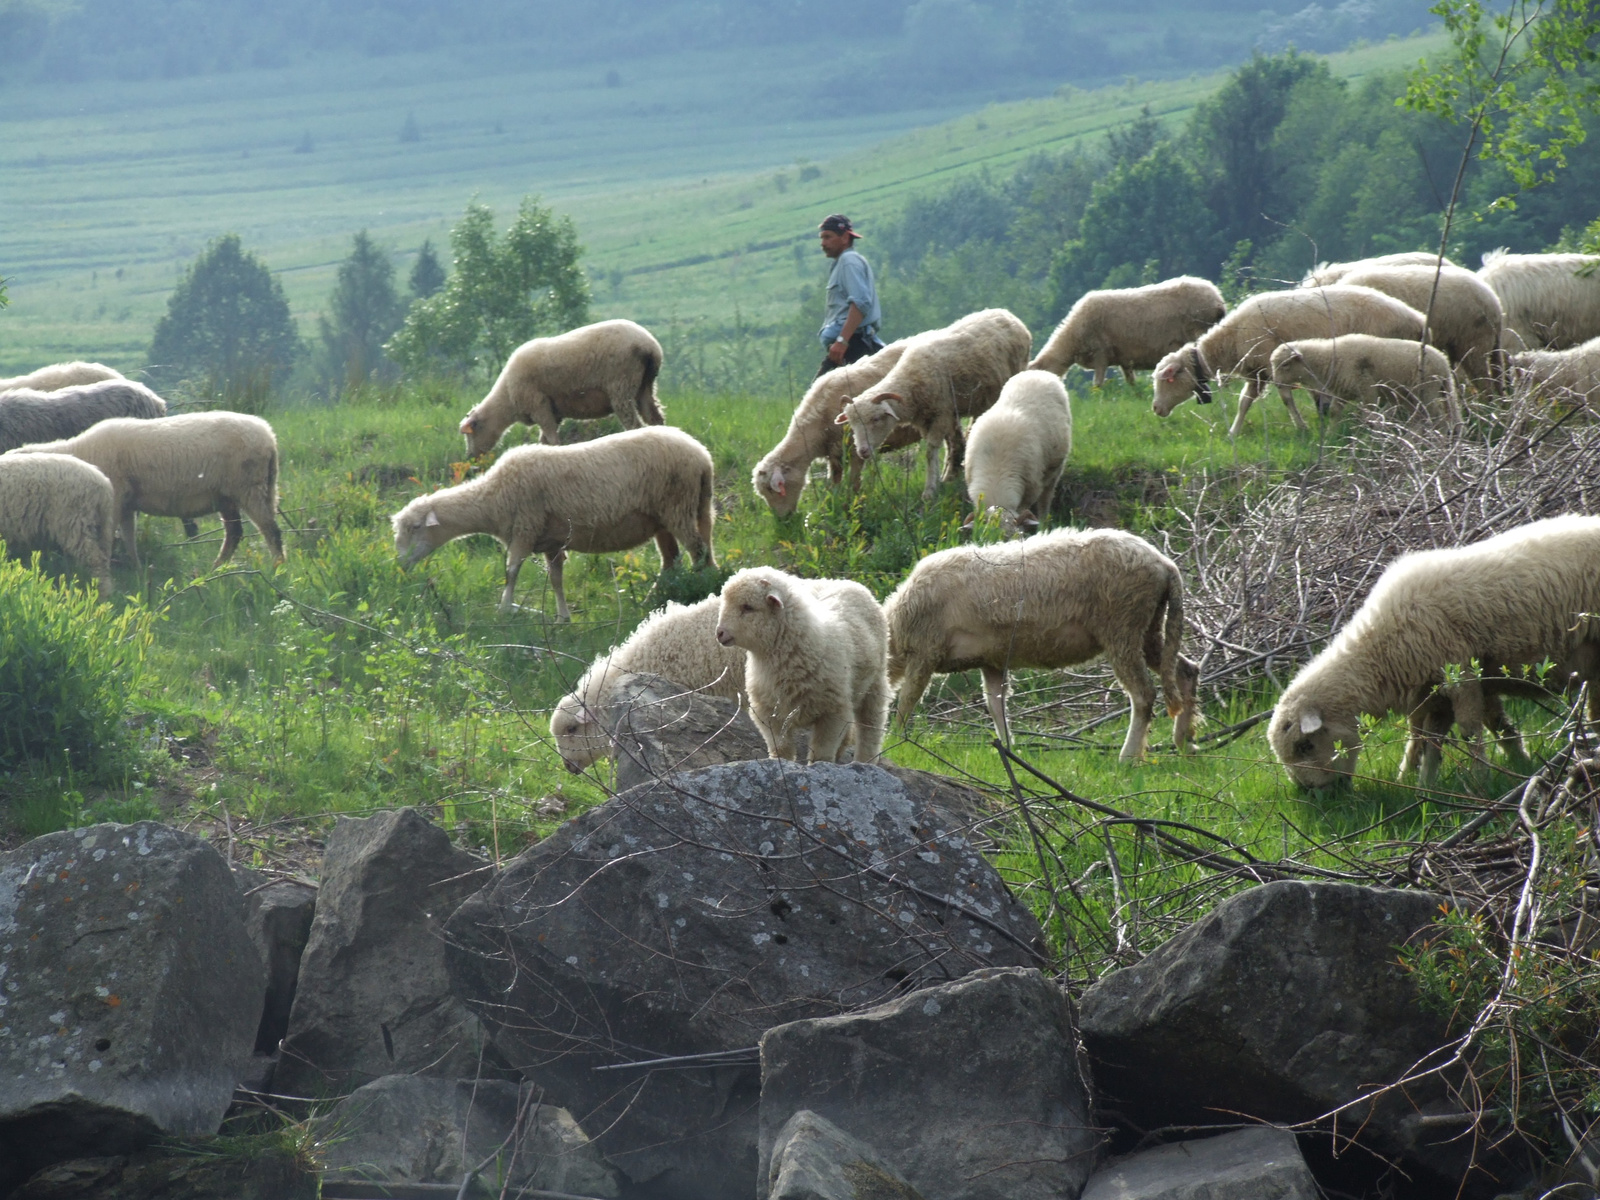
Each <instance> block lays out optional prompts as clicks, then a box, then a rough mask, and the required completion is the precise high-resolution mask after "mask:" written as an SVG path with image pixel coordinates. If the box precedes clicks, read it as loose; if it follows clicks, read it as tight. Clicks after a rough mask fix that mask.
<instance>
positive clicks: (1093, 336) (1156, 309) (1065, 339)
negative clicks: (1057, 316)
mask: <svg viewBox="0 0 1600 1200" xmlns="http://www.w3.org/2000/svg"><path fill="white" fill-rule="evenodd" d="M1227 311H1228V306H1227V305H1226V304H1225V303H1224V302H1223V299H1222V293H1221V292H1220V291H1218V290H1217V285H1216V284H1214V283H1212V282H1211V281H1210V280H1209V279H1197V278H1196V277H1195V276H1193V275H1180V276H1178V277H1177V278H1176V279H1167V280H1163V281H1162V282H1161V283H1151V284H1147V285H1145V286H1144V287H1136V288H1107V289H1105V290H1103V291H1098V292H1088V293H1086V294H1085V295H1083V296H1081V297H1080V298H1079V299H1078V302H1077V303H1076V304H1074V305H1073V306H1072V310H1071V311H1070V312H1068V313H1067V315H1066V316H1065V317H1064V318H1062V321H1061V324H1059V325H1057V326H1056V331H1055V332H1054V333H1052V334H1051V335H1050V340H1049V341H1048V342H1046V343H1045V345H1044V349H1043V350H1041V351H1039V353H1038V354H1037V355H1035V356H1034V359H1033V361H1032V362H1030V363H1029V364H1028V370H1030V371H1049V372H1050V373H1051V374H1052V375H1062V374H1065V373H1066V370H1067V368H1068V367H1070V366H1073V365H1077V366H1080V367H1086V368H1089V369H1091V370H1093V371H1094V385H1095V387H1100V386H1101V385H1102V384H1104V383H1105V381H1106V368H1107V367H1116V368H1117V369H1118V370H1119V371H1121V372H1122V378H1123V379H1125V380H1126V381H1127V382H1128V383H1130V384H1131V383H1132V382H1133V381H1134V372H1135V371H1147V370H1149V369H1150V368H1151V367H1153V366H1155V365H1156V363H1158V362H1160V361H1161V357H1162V355H1164V354H1167V353H1170V352H1171V351H1173V350H1176V349H1177V348H1178V347H1179V346H1182V345H1183V344H1184V343H1185V342H1192V341H1194V339H1195V338H1197V337H1199V336H1200V335H1201V334H1202V333H1204V332H1205V331H1206V330H1208V329H1210V328H1211V327H1212V326H1213V325H1215V324H1216V323H1217V322H1218V321H1220V320H1222V318H1223V317H1224V316H1225V315H1226V314H1227Z"/></svg>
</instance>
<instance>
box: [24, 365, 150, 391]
mask: <svg viewBox="0 0 1600 1200" xmlns="http://www.w3.org/2000/svg"><path fill="white" fill-rule="evenodd" d="M121 378H122V372H121V371H115V370H112V368H110V367H107V366H104V365H102V364H100V363H92V362H64V363H52V364H51V365H50V366H48V367H40V368H39V369H38V370H37V371H30V372H29V373H28V374H26V375H13V376H11V378H9V379H0V392H13V391H17V390H19V389H26V390H28V391H32V392H54V391H57V390H59V389H60V388H64V387H74V386H76V385H77V384H80V383H99V382H100V381H101V380H102V379H121Z"/></svg>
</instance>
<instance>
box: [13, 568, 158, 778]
mask: <svg viewBox="0 0 1600 1200" xmlns="http://www.w3.org/2000/svg"><path fill="white" fill-rule="evenodd" d="M33 567H34V569H32V570H30V569H29V568H28V566H26V565H25V564H23V563H21V562H18V561H16V560H15V559H11V558H4V557H0V770H14V769H16V768H18V767H23V766H27V765H30V764H39V765H45V764H57V763H63V762H70V764H71V765H72V767H73V768H74V770H76V771H81V772H83V773H84V774H85V775H86V776H93V775H96V774H99V773H102V772H105V771H108V770H110V769H112V768H113V767H114V765H115V763H116V761H117V759H118V757H119V753H120V751H121V749H122V747H123V743H124V739H125V736H126V733H125V726H124V723H123V718H124V716H125V715H126V713H127V710H128V702H129V700H130V698H131V697H132V696H133V694H134V691H135V689H136V688H137V687H138V683H139V676H140V673H141V670H142V668H143V665H144V655H145V650H146V648H147V647H148V646H149V644H150V627H151V622H152V619H153V614H151V613H150V611H149V610H148V609H145V608H143V607H142V606H138V605H134V604H130V605H129V606H128V607H127V608H125V609H123V610H122V611H121V612H120V613H119V612H117V611H116V610H115V609H113V608H112V607H111V606H110V605H107V604H103V603H101V602H100V601H98V600H96V599H95V598H94V596H93V594H92V593H91V592H89V591H87V590H82V589H79V588H75V587H72V586H70V585H66V584H59V583H56V582H55V581H53V580H51V579H50V578H48V577H47V576H45V575H44V574H43V573H42V572H40V571H39V570H38V557H37V555H36V556H35V557H34V562H33Z"/></svg>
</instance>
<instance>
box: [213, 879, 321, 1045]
mask: <svg viewBox="0 0 1600 1200" xmlns="http://www.w3.org/2000/svg"><path fill="white" fill-rule="evenodd" d="M233 874H234V878H235V879H237V880H238V882H239V890H240V891H241V892H242V893H243V895H244V902H245V928H246V929H247V930H248V931H249V933H250V940H251V941H253V942H254V943H255V944H256V950H257V952H258V953H259V954H260V955H261V961H262V962H264V963H265V964H266V966H267V999H266V1002H265V1003H264V1004H263V1005H262V1006H261V1025H260V1027H259V1028H258V1029H257V1030H256V1053H257V1054H275V1053H276V1052H277V1049H278V1042H279V1041H280V1040H282V1038H283V1036H284V1035H285V1034H287V1033H288V1032H289V1011H290V1009H291V1008H292V1007H293V1005H294V990H295V984H296V983H297V982H298V980H299V978H300V956H301V955H302V954H304V953H305V948H306V942H307V941H309V940H310V938H311V919H312V917H313V916H314V915H315V913H316V910H317V889H316V888H314V887H312V886H310V885H309V884H304V883H297V882H295V881H294V880H292V879H273V878H272V877H271V876H270V875H264V874H262V873H261V872H260V871H252V870H250V869H249V868H247V867H235V868H234V869H233Z"/></svg>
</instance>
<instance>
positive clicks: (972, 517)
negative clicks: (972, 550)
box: [961, 510, 978, 533]
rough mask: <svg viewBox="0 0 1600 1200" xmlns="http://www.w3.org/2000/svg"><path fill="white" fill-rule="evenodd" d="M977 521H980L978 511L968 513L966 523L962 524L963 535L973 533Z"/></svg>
mask: <svg viewBox="0 0 1600 1200" xmlns="http://www.w3.org/2000/svg"><path fill="white" fill-rule="evenodd" d="M977 519H978V513H977V511H976V510H974V511H972V512H970V513H968V514H967V519H966V520H965V521H963V522H961V532H962V533H971V532H972V526H973V524H974V523H975V522H976V521H977Z"/></svg>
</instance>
